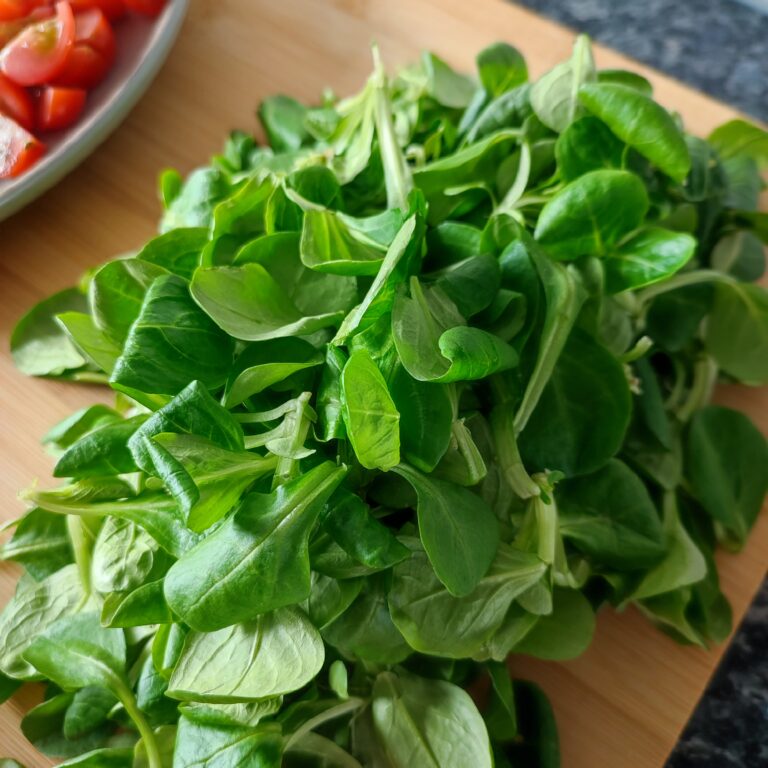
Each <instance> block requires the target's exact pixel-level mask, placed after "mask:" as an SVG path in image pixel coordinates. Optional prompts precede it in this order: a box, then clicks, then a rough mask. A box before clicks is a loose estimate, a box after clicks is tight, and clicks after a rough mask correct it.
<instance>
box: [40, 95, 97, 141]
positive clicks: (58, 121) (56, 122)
mask: <svg viewBox="0 0 768 768" xmlns="http://www.w3.org/2000/svg"><path fill="white" fill-rule="evenodd" d="M85 97H86V92H85V90H84V89H82V88H59V87H57V86H50V85H47V86H46V87H45V88H43V90H42V93H41V94H40V101H39V102H38V114H37V124H38V125H39V126H40V130H41V131H60V130H61V129H62V128H68V127H69V126H70V125H72V123H74V122H75V121H76V120H77V118H78V117H80V114H81V113H82V111H83V107H84V106H85Z"/></svg>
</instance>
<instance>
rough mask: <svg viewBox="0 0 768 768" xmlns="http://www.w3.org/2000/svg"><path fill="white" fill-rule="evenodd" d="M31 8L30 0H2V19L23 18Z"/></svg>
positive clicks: (0, 10) (0, 19)
mask: <svg viewBox="0 0 768 768" xmlns="http://www.w3.org/2000/svg"><path fill="white" fill-rule="evenodd" d="M31 10H32V4H31V3H30V2H29V0H0V21H12V20H14V19H23V18H24V17H25V16H27V15H28V14H29V12H30V11H31Z"/></svg>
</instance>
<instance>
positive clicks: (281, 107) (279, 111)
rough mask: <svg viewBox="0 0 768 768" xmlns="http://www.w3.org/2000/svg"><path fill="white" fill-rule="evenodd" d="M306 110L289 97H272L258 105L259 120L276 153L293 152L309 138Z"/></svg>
mask: <svg viewBox="0 0 768 768" xmlns="http://www.w3.org/2000/svg"><path fill="white" fill-rule="evenodd" d="M306 114H307V108H306V107H305V106H303V105H302V104H299V102H298V101H296V100H295V99H292V98H291V97H290V96H272V97H270V98H268V99H264V101H262V102H261V104H260V105H259V120H261V124H262V125H263V126H264V131H265V132H266V134H267V139H269V143H270V145H271V146H272V149H274V150H275V151H276V152H295V151H296V150H297V149H299V148H300V147H301V145H302V144H303V143H304V142H305V141H306V140H307V139H308V138H309V134H308V133H307V129H306V128H305V127H304V120H305V117H306Z"/></svg>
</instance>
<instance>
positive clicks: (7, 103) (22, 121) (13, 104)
mask: <svg viewBox="0 0 768 768" xmlns="http://www.w3.org/2000/svg"><path fill="white" fill-rule="evenodd" d="M0 115H5V116H6V117H10V118H11V119H12V120H15V121H16V122H17V123H18V124H19V125H20V126H21V127H22V128H26V129H27V130H28V131H32V130H34V128H35V105H34V102H33V101H32V97H31V96H30V95H29V92H28V91H27V90H26V88H22V87H21V86H20V85H16V83H14V82H13V80H9V79H8V78H7V77H6V76H5V75H2V74H0Z"/></svg>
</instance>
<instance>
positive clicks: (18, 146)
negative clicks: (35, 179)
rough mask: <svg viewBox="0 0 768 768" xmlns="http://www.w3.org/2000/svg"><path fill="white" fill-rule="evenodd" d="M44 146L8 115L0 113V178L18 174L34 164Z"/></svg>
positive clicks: (42, 151) (12, 176) (41, 153)
mask: <svg viewBox="0 0 768 768" xmlns="http://www.w3.org/2000/svg"><path fill="white" fill-rule="evenodd" d="M44 152H45V146H44V145H43V144H42V143H41V142H39V141H38V140H37V139H36V138H35V137H34V136H33V135H32V134H31V133H29V131H26V130H24V128H22V127H21V126H20V125H19V124H18V123H16V122H14V121H13V120H11V119H10V118H9V117H3V116H2V115H0V179H9V178H14V177H15V176H19V175H21V174H22V173H24V171H26V170H27V169H28V168H29V167H30V166H32V165H34V164H35V163H36V162H37V161H38V160H39V159H40V157H42V155H43V153H44Z"/></svg>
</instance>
